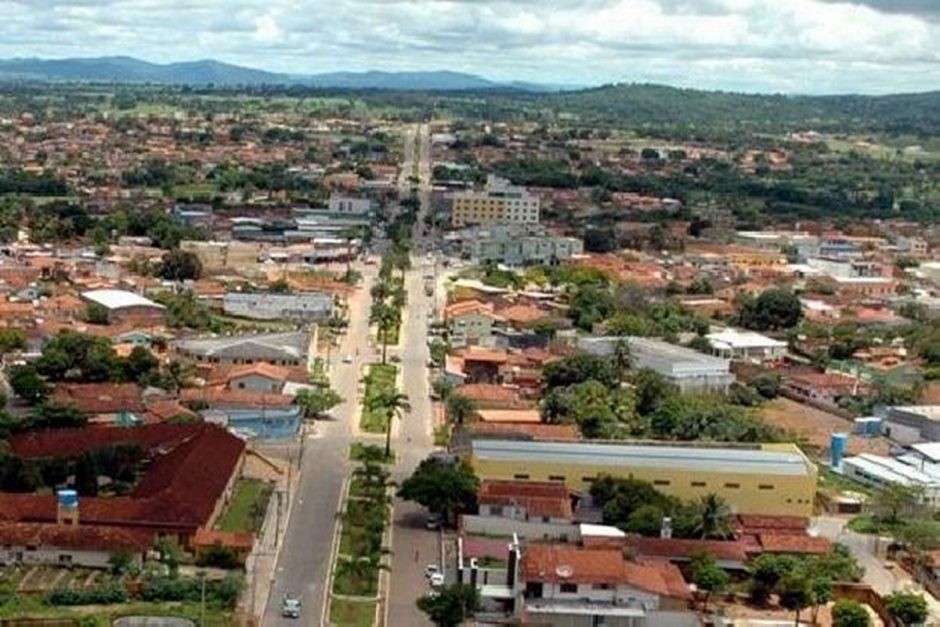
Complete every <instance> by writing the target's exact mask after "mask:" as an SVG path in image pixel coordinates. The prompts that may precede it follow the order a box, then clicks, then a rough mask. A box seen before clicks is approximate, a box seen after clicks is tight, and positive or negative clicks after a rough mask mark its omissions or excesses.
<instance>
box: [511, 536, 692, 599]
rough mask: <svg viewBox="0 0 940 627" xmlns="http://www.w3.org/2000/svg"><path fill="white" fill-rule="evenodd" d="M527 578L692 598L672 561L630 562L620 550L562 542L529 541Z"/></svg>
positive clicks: (525, 558) (524, 559)
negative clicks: (592, 547) (622, 587)
mask: <svg viewBox="0 0 940 627" xmlns="http://www.w3.org/2000/svg"><path fill="white" fill-rule="evenodd" d="M522 579H523V581H525V582H529V581H541V582H543V583H577V584H601V583H606V584H612V585H617V584H620V585H626V586H630V587H633V588H637V589H639V590H645V591H647V592H652V593H654V594H658V595H660V596H664V597H670V598H676V599H688V598H690V596H691V595H690V592H689V587H688V585H687V584H686V582H685V580H684V579H683V578H682V573H681V572H680V571H679V569H678V568H677V567H676V566H675V565H674V564H670V563H669V562H657V561H650V562H631V561H628V560H627V559H626V558H625V557H624V555H623V553H622V552H621V551H616V550H607V549H583V548H580V547H575V546H570V545H562V544H530V545H528V546H526V547H525V549H524V550H523V552H522Z"/></svg>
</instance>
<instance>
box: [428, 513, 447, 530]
mask: <svg viewBox="0 0 940 627" xmlns="http://www.w3.org/2000/svg"><path fill="white" fill-rule="evenodd" d="M443 524H444V518H443V517H441V515H440V514H428V517H427V518H426V519H425V521H424V527H425V529H430V530H431V531H434V530H437V529H440V528H441V525H443Z"/></svg>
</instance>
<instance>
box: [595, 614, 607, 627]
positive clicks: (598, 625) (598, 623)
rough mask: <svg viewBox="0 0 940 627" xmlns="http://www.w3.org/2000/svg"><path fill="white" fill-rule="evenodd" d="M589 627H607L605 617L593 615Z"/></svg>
mask: <svg viewBox="0 0 940 627" xmlns="http://www.w3.org/2000/svg"><path fill="white" fill-rule="evenodd" d="M591 627H607V617H606V616H601V615H599V614H595V615H594V616H592V617H591Z"/></svg>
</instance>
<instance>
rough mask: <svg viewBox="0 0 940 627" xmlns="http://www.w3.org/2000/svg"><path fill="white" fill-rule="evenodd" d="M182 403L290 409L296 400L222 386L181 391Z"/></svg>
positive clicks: (283, 395) (280, 395) (282, 395)
mask: <svg viewBox="0 0 940 627" xmlns="http://www.w3.org/2000/svg"><path fill="white" fill-rule="evenodd" d="M180 401H182V402H193V401H195V402H206V403H208V404H209V405H210V406H211V405H220V406H225V407H288V406H290V405H292V404H293V402H294V398H293V397H292V396H287V395H285V394H268V393H266V392H253V391H250V390H229V389H227V388H224V387H221V386H206V387H202V388H186V389H184V390H181V391H180Z"/></svg>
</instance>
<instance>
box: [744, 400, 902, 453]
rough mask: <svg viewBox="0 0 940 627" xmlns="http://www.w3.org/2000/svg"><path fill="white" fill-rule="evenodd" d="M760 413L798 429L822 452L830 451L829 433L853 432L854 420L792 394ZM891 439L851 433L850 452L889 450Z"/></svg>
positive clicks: (766, 418) (768, 419) (789, 429)
mask: <svg viewBox="0 0 940 627" xmlns="http://www.w3.org/2000/svg"><path fill="white" fill-rule="evenodd" d="M760 416H761V418H763V419H764V420H766V421H767V422H769V423H770V424H772V425H774V426H777V427H780V428H781V429H786V430H787V431H791V432H793V433H796V434H797V435H799V436H801V437H803V438H805V439H806V441H807V443H809V444H810V446H812V447H813V448H815V449H816V450H817V451H818V452H819V454H820V455H824V454H826V453H827V452H828V451H829V436H830V435H831V434H832V433H834V432H836V431H842V432H847V433H849V434H851V432H852V423H851V422H850V421H848V420H845V419H844V418H840V417H839V416H836V415H834V414H830V413H828V412H824V411H822V410H820V409H816V408H815V407H810V406H808V405H803V404H801V403H797V402H796V401H792V400H790V399H788V398H782V397H781V398H777V399H775V400H773V401H771V402H769V403H767V404H766V405H764V406H763V407H762V408H761V410H760ZM888 449H889V444H888V440H887V439H885V438H883V437H875V438H862V437H857V436H854V435H850V436H849V446H848V450H847V451H846V453H847V454H848V455H858V454H859V453H877V454H880V455H886V454H887V453H888Z"/></svg>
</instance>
